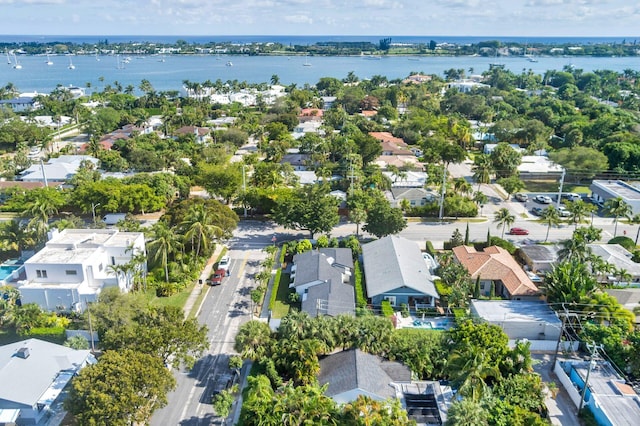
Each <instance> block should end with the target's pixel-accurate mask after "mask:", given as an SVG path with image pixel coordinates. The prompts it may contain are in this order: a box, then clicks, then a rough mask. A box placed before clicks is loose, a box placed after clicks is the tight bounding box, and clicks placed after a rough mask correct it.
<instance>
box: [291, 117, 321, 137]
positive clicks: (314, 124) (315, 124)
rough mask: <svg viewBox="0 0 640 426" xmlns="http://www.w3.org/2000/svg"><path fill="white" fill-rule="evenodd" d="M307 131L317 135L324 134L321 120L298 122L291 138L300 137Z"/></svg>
mask: <svg viewBox="0 0 640 426" xmlns="http://www.w3.org/2000/svg"><path fill="white" fill-rule="evenodd" d="M307 133H315V134H317V135H322V134H324V131H323V130H322V122H321V121H315V120H312V121H303V122H301V123H299V124H298V125H297V126H296V127H294V129H293V138H294V139H300V138H301V137H303V136H304V135H306V134H307Z"/></svg>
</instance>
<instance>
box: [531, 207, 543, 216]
mask: <svg viewBox="0 0 640 426" xmlns="http://www.w3.org/2000/svg"><path fill="white" fill-rule="evenodd" d="M543 211H544V209H543V208H542V207H534V208H532V209H531V213H533V214H534V215H536V216H542V212H543Z"/></svg>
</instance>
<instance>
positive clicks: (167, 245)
mask: <svg viewBox="0 0 640 426" xmlns="http://www.w3.org/2000/svg"><path fill="white" fill-rule="evenodd" d="M152 230H153V237H154V239H153V241H151V242H150V243H149V245H148V248H149V253H150V259H151V261H152V262H156V263H157V262H159V263H160V265H161V266H162V267H163V268H164V276H165V279H166V281H167V282H169V258H170V257H171V256H172V255H173V254H175V253H177V252H178V250H180V248H181V247H182V243H181V242H180V240H179V237H178V235H177V234H176V233H175V232H174V230H173V229H172V228H170V227H169V225H167V224H166V223H165V222H162V221H160V222H158V223H156V224H155V225H154V226H153V228H152Z"/></svg>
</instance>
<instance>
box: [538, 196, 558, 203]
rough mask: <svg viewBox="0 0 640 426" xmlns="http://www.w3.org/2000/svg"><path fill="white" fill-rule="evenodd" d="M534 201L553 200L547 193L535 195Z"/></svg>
mask: <svg viewBox="0 0 640 426" xmlns="http://www.w3.org/2000/svg"><path fill="white" fill-rule="evenodd" d="M534 200H535V201H537V202H538V203H542V204H551V203H552V202H553V200H552V199H551V197H549V196H548V195H536V196H535V198H534Z"/></svg>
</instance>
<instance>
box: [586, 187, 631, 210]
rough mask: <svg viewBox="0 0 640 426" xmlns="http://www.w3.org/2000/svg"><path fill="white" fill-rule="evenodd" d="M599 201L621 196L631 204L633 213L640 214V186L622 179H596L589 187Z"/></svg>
mask: <svg viewBox="0 0 640 426" xmlns="http://www.w3.org/2000/svg"><path fill="white" fill-rule="evenodd" d="M589 188H590V189H591V191H592V192H593V197H594V198H595V199H596V200H597V201H602V202H605V201H607V200H610V199H612V198H617V197H620V198H622V199H623V200H624V202H625V203H627V204H628V205H629V206H631V211H632V215H636V214H640V188H639V187H638V186H636V185H632V184H630V183H627V182H623V181H621V180H598V179H596V180H594V181H593V182H592V183H591V186H590V187H589Z"/></svg>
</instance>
